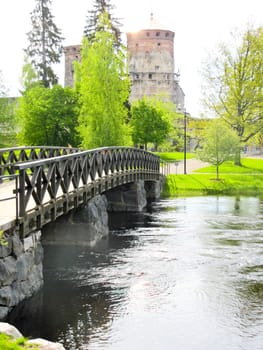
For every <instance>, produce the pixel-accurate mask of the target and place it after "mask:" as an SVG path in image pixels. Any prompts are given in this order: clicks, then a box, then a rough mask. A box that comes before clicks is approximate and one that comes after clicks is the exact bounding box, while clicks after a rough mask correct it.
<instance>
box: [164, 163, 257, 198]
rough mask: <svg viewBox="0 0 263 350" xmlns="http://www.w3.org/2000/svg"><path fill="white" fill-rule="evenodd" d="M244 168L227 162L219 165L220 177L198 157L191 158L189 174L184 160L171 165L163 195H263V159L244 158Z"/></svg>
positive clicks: (187, 164)
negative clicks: (185, 172)
mask: <svg viewBox="0 0 263 350" xmlns="http://www.w3.org/2000/svg"><path fill="white" fill-rule="evenodd" d="M243 163H244V165H243V166H242V167H236V166H234V165H232V164H230V163H226V164H225V165H222V166H221V167H220V170H221V172H220V178H219V180H217V179H216V173H215V169H214V168H213V167H211V166H207V163H203V162H200V161H198V160H197V159H188V160H187V163H186V171H187V174H186V175H185V174H183V172H184V164H183V162H182V161H180V162H179V163H178V165H175V164H173V165H171V168H170V174H169V175H168V176H167V178H166V183H165V188H164V191H163V196H164V197H171V196H181V195H200V194H201V195H202V194H204V195H207V194H222V195H253V196H254V195H262V196H263V159H250V158H249V159H244V160H243Z"/></svg>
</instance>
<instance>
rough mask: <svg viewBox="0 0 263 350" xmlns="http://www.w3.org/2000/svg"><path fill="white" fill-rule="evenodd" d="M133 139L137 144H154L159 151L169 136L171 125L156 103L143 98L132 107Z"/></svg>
mask: <svg viewBox="0 0 263 350" xmlns="http://www.w3.org/2000/svg"><path fill="white" fill-rule="evenodd" d="M130 123H131V127H132V139H133V142H134V143H135V144H143V145H144V147H145V149H147V145H148V143H150V142H151V143H154V144H155V149H156V150H157V148H158V145H160V144H161V143H162V142H163V141H164V140H165V139H166V138H167V136H168V133H169V131H170V128H171V123H170V122H169V120H168V119H167V118H166V116H165V111H164V110H163V109H161V108H160V105H159V108H158V106H154V103H153V102H151V101H149V100H147V99H146V98H143V99H141V100H138V101H137V102H136V103H134V104H133V105H132V117H131V121H130Z"/></svg>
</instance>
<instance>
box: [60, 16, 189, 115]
mask: <svg viewBox="0 0 263 350" xmlns="http://www.w3.org/2000/svg"><path fill="white" fill-rule="evenodd" d="M126 35H127V50H128V60H129V61H128V64H129V74H130V79H131V95H130V100H131V101H134V100H136V99H140V98H142V97H144V96H154V95H161V96H164V98H165V99H167V100H169V101H171V102H173V103H175V104H176V105H177V106H180V108H181V109H183V108H184V93H183V90H182V89H181V87H180V85H179V81H178V78H179V75H178V74H175V73H174V32H172V31H170V30H168V29H166V28H165V27H163V26H162V25H161V24H160V23H159V22H158V21H156V20H155V19H154V18H153V16H152V15H151V19H150V24H149V27H148V28H147V29H142V30H140V31H138V32H132V33H127V34H126ZM64 54H65V86H73V83H74V66H73V62H74V61H79V60H80V45H72V46H66V47H65V48H64Z"/></svg>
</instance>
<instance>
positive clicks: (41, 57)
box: [25, 0, 63, 87]
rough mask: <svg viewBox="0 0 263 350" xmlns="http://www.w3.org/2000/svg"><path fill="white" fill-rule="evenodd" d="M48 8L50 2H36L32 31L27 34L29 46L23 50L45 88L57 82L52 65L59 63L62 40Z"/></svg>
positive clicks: (47, 0)
mask: <svg viewBox="0 0 263 350" xmlns="http://www.w3.org/2000/svg"><path fill="white" fill-rule="evenodd" d="M50 7H51V0H36V7H35V9H34V10H33V12H31V24H32V29H31V31H30V32H29V33H28V34H27V35H28V41H29V46H28V48H27V49H26V50H25V52H26V55H27V56H28V59H29V60H30V63H31V64H32V66H33V67H34V69H35V70H36V72H37V74H38V78H39V80H41V81H42V83H43V86H45V87H50V86H52V85H55V84H57V82H58V78H57V76H56V74H55V73H54V71H53V68H52V65H53V64H56V63H59V62H60V56H61V54H62V44H61V43H62V40H63V38H62V36H61V30H60V29H58V27H57V26H56V24H55V23H54V21H53V19H54V17H53V15H52V14H51V9H50Z"/></svg>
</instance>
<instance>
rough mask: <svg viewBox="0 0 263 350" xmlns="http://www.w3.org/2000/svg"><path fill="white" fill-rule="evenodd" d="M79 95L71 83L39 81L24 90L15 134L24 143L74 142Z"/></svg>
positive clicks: (56, 143)
mask: <svg viewBox="0 0 263 350" xmlns="http://www.w3.org/2000/svg"><path fill="white" fill-rule="evenodd" d="M78 111H79V109H78V99H77V94H76V92H75V91H74V90H73V89H71V88H70V87H66V88H62V87H61V86H60V85H55V86H54V87H53V88H52V89H46V88H45V87H43V86H41V85H38V86H34V87H32V88H30V89H28V90H26V91H25V93H24V95H23V96H22V97H21V99H20V105H19V108H18V110H17V121H18V123H19V125H20V128H21V129H20V132H19V134H18V138H19V141H20V143H22V144H27V145H46V146H48V145H52V146H67V145H68V144H70V145H72V146H77V145H78V143H79V138H78V133H77V131H76V127H77V117H78Z"/></svg>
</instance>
